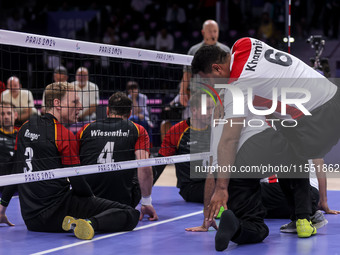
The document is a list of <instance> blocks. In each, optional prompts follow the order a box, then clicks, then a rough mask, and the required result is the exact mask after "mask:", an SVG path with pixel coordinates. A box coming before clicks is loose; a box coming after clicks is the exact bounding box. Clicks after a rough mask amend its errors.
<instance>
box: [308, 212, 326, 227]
mask: <svg viewBox="0 0 340 255" xmlns="http://www.w3.org/2000/svg"><path fill="white" fill-rule="evenodd" d="M310 221H311V222H312V224H313V226H314V227H315V228H316V229H319V228H322V227H323V226H325V225H326V224H327V223H328V220H326V218H325V216H324V214H323V212H322V211H320V210H317V211H316V212H315V213H314V214H313V216H312V217H310Z"/></svg>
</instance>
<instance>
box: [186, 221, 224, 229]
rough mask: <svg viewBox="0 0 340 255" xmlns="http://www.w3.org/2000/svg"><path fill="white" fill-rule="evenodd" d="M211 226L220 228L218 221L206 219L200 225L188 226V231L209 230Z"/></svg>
mask: <svg viewBox="0 0 340 255" xmlns="http://www.w3.org/2000/svg"><path fill="white" fill-rule="evenodd" d="M210 227H213V228H214V229H216V230H217V229H218V227H217V225H216V221H215V220H213V221H208V220H205V219H204V221H203V224H202V226H199V227H192V228H186V229H185V230H186V231H191V232H207V231H208V230H209V228H210Z"/></svg>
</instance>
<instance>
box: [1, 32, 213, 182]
mask: <svg viewBox="0 0 340 255" xmlns="http://www.w3.org/2000/svg"><path fill="white" fill-rule="evenodd" d="M0 54H1V63H0V81H2V85H3V90H4V91H3V93H2V96H1V101H2V103H1V109H2V112H5V111H6V110H7V111H8V110H9V109H10V110H13V109H14V110H13V112H17V115H14V114H13V115H11V116H9V117H8V118H7V120H6V119H4V118H1V130H0V131H1V133H0V134H1V135H2V138H1V141H0V142H1V143H2V145H1V147H2V148H1V151H3V153H2V154H3V159H4V160H3V162H2V165H3V166H4V169H7V170H3V171H2V173H1V175H4V174H7V175H5V176H0V186H5V185H11V184H18V183H26V182H34V181H41V180H49V179H57V178H62V177H70V176H76V175H87V174H94V173H103V172H114V171H121V170H127V169H136V168H138V167H145V166H153V167H155V166H157V165H167V164H176V163H184V162H187V163H188V164H190V162H191V161H202V160H203V159H205V160H208V157H209V155H210V154H209V152H208V151H209V146H205V147H204V148H203V149H202V148H201V149H200V150H196V149H195V150H191V149H190V140H191V139H190V135H189V140H188V141H187V140H185V141H184V142H185V143H188V146H189V149H188V150H187V153H185V154H183V155H176V154H178V153H176V152H175V150H176V149H178V146H179V144H175V143H172V144H171V143H164V145H163V155H162V156H164V157H155V158H153V157H152V158H148V159H138V160H136V159H135V158H136V157H135V155H134V153H135V152H136V151H137V150H146V151H148V152H150V153H152V154H153V155H155V156H156V154H158V151H159V149H160V148H161V144H162V139H164V136H165V134H166V133H167V132H170V133H169V135H168V137H167V139H168V140H169V139H170V140H171V139H173V137H174V136H175V137H176V139H177V140H176V143H177V142H178V143H179V141H180V140H181V139H182V138H183V137H182V136H183V133H184V132H185V130H186V129H187V128H188V127H189V126H190V123H186V122H185V119H187V118H188V117H189V114H188V109H187V110H186V111H185V109H184V107H181V106H180V104H179V84H180V82H181V79H182V76H183V67H184V66H188V65H190V63H191V60H192V56H187V55H181V54H175V53H170V52H159V51H151V50H144V49H137V48H129V47H122V46H116V45H106V44H100V43H90V42H85V41H76V40H68V39H62V38H56V37H50V36H42V35H35V34H28V33H20V32H13V31H6V30H0ZM84 70H85V71H84ZM84 77H85V78H84ZM16 79H17V80H16ZM63 79H64V80H63ZM62 81H67V82H68V83H72V84H73V86H74V89H76V91H77V95H78V96H79V99H80V103H81V104H82V109H81V110H80V112H79V113H77V114H78V119H77V121H76V122H75V123H73V122H72V121H71V123H69V122H67V119H66V121H65V122H64V120H65V118H64V119H63V118H61V117H60V119H57V120H58V121H59V122H60V124H62V125H63V126H65V127H66V128H67V129H68V130H70V131H71V132H72V133H74V136H72V137H70V136H68V138H65V136H64V134H62V133H63V132H65V131H64V130H63V129H60V128H59V127H57V126H54V127H52V126H50V125H49V124H46V123H45V122H44V123H43V124H42V123H41V121H40V116H44V115H45V116H46V113H49V112H51V111H49V109H50V107H51V103H52V104H53V101H51V100H50V99H51V95H50V94H51V93H50V92H49V89H48V88H46V86H47V85H49V84H52V83H53V84H60V83H61V82H62ZM16 83H18V84H16ZM81 83H85V84H86V86H85V85H84V86H81ZM5 86H6V87H7V90H5ZM16 86H18V87H16ZM77 86H78V87H77ZM79 87H80V88H79ZM58 90H59V92H60V90H61V88H60V87H57V88H55V89H53V87H52V96H53V94H54V93H56V94H58ZM18 91H20V93H19V95H16V94H17V92H18ZM115 92H122V93H123V94H124V95H126V96H127V97H129V98H130V100H131V102H132V103H131V110H132V111H131V112H132V114H131V116H130V117H129V116H127V117H126V118H130V120H132V121H133V123H134V124H135V127H134V126H131V125H129V124H126V122H123V121H122V120H121V121H119V122H116V123H115V124H112V123H110V124H109V128H110V127H112V130H110V131H108V130H106V131H105V130H102V128H103V126H102V125H99V124H98V125H97V123H99V122H100V123H102V122H105V119H106V118H107V115H108V114H109V112H110V111H111V108H110V107H111V106H112V105H110V101H109V99H110V97H111V96H112V95H113V94H114V93H115ZM18 98H19V99H18ZM53 98H54V97H52V99H53ZM8 103H10V104H9V105H7V104H8ZM93 104H94V105H95V108H94V109H93ZM113 104H114V103H113ZM108 107H109V108H108ZM112 107H116V110H117V109H118V110H119V109H120V108H122V109H123V108H124V105H119V104H118V103H117V102H116V105H114V106H112ZM68 108H71V110H70V109H68V113H69V114H70V115H72V108H76V106H68ZM27 109H29V111H28V112H29V116H27ZM112 109H113V108H112ZM85 112H86V113H88V114H87V116H85V114H84V113H85ZM118 112H120V111H118ZM114 113H115V114H114V115H113V116H114V117H115V116H117V115H119V114H117V112H115V111H114ZM8 114H10V113H8ZM82 114H83V115H82ZM27 120H30V121H29V122H28V123H27V124H26V126H27V127H26V129H25V130H21V131H19V132H22V133H23V134H22V137H21V138H22V139H19V138H18V141H17V145H18V146H19V147H20V146H21V147H25V148H24V150H23V151H20V152H19V151H18V154H19V153H21V154H24V157H21V158H20V159H19V158H18V157H16V158H15V159H11V156H12V155H13V153H14V146H15V136H16V134H17V132H16V131H14V130H18V129H19V128H20V127H22V124H24V123H25V122H26V121H27ZM6 121H7V122H6ZM39 121H40V122H39ZM181 121H184V122H185V127H183V125H184V124H183V125H182V126H181V125H179V126H178V127H177V126H176V128H175V129H174V128H173V129H172V130H169V129H170V128H171V126H172V127H173V126H174V125H176V124H177V123H180V122H181ZM6 123H7V124H6ZM91 123H92V124H91ZM93 123H94V124H93ZM164 123H166V125H165V126H166V127H167V128H162V127H161V126H162V124H164ZM111 124H112V125H111ZM39 125H40V126H39ZM91 125H92V126H91ZM11 126H16V127H15V128H14V129H13V130H12V129H11ZM87 127H89V128H88V129H90V130H89V131H88V136H89V137H88V139H87V140H86V139H85V138H84V140H86V141H84V143H87V142H90V143H89V145H88V148H89V149H87V150H86V151H84V150H83V151H82V144H80V143H79V139H80V138H81V136H82V135H83V134H84V130H86V128H87ZM135 129H136V130H135ZM142 130H145V131H146V132H145V133H143V134H144V135H148V136H149V143H146V142H144V141H143V139H142V140H141V139H139V137H140V136H141V132H142ZM171 132H172V133H171ZM126 136H130V137H131V139H129V140H124V137H126ZM108 137H111V138H114V139H113V140H110V139H109V138H108ZM41 138H43V139H41ZM200 138H201V137H199V138H198V139H200ZM25 139H26V141H25ZM63 139H70V140H71V143H72V144H73V142H74V143H77V144H78V146H79V147H80V152H79V154H78V156H80V160H81V161H82V162H83V161H85V162H86V165H84V164H83V163H82V165H83V166H80V167H74V168H73V167H70V168H62V169H61V168H60V169H59V168H55V169H49V168H51V167H52V168H53V162H55V161H58V160H61V161H62V162H63V159H62V158H61V159H60V155H58V153H57V154H56V155H55V156H54V158H52V157H50V158H49V157H47V156H45V154H44V155H43V152H41V155H37V154H39V151H38V149H34V147H37V148H42V150H43V149H44V148H45V147H44V146H45V145H46V144H49V143H51V142H54V143H55V145H56V146H55V147H56V150H59V148H60V146H62V142H63V141H62V140H63ZM207 139H209V138H207ZM207 139H206V140H207ZM74 140H76V141H74ZM26 142H27V143H28V144H26ZM172 142H173V141H172ZM22 143H25V144H24V145H22ZM20 144H21V145H20ZM32 144H33V145H32ZM98 144H100V145H98ZM97 145H98V146H101V147H103V148H101V149H99V151H98V152H96V151H95V149H94V148H93V147H96V146H97ZM32 147H33V149H32ZM167 150H170V151H171V152H170V153H167V152H166V151H167ZM36 153H37V154H36ZM67 153H69V154H67ZM67 153H66V154H64V155H63V157H64V158H66V159H67V160H66V161H72V157H73V156H74V155H71V152H67ZM94 154H96V157H95V158H96V159H95V161H91V160H87V159H90V158H91V157H93V155H94ZM97 154H98V155H97ZM46 155H47V154H46ZM58 158H59V159H58ZM13 161H15V162H13ZM22 161H24V162H22ZM38 161H39V162H40V163H39V162H38ZM34 162H35V163H34ZM46 162H47V163H46ZM48 162H51V163H50V165H48V164H49V163H48ZM13 164H21V166H22V167H21V168H23V171H19V173H18V172H17V173H15V174H13V170H12V169H8V166H9V167H12V166H13ZM32 164H33V166H32ZM46 164H47V165H46ZM34 165H36V166H40V167H39V171H35V169H34ZM16 166H17V165H16ZM46 169H49V170H46ZM41 170H44V171H41Z"/></svg>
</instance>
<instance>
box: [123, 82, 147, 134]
mask: <svg viewBox="0 0 340 255" xmlns="http://www.w3.org/2000/svg"><path fill="white" fill-rule="evenodd" d="M126 92H127V94H128V97H129V98H130V99H131V100H132V113H131V117H130V118H129V120H131V121H133V122H136V123H137V124H139V125H141V126H143V127H144V128H145V129H146V131H148V134H149V136H150V137H151V128H152V127H153V124H152V122H151V121H150V117H149V111H148V108H147V101H148V97H147V96H146V95H144V94H142V93H140V92H139V86H138V83H137V82H135V81H129V82H128V83H127V84H126Z"/></svg>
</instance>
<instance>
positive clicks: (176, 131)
mask: <svg viewBox="0 0 340 255" xmlns="http://www.w3.org/2000/svg"><path fill="white" fill-rule="evenodd" d="M190 105H191V107H190V111H191V118H188V119H186V120H183V121H181V122H179V123H177V124H176V125H174V126H172V127H171V129H170V130H169V131H168V132H167V133H166V135H165V137H164V139H163V142H162V145H161V148H160V149H159V152H158V156H159V157H169V156H173V155H183V154H194V153H200V152H208V151H209V145H210V122H211V112H212V109H213V107H214V105H213V100H211V99H210V98H209V99H208V100H207V111H206V114H202V111H201V93H199V92H196V93H195V94H193V95H192V97H191V98H190ZM199 166H202V160H199V161H192V162H183V163H176V164H175V168H176V177H177V188H179V194H180V195H181V196H182V197H183V199H184V200H185V201H187V202H196V203H203V197H204V183H205V174H204V173H203V174H199V173H197V174H195V169H196V167H199ZM165 167H166V165H160V166H156V167H154V175H155V177H154V182H156V181H157V179H158V178H159V176H160V175H161V174H162V172H163V170H164V168H165Z"/></svg>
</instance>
